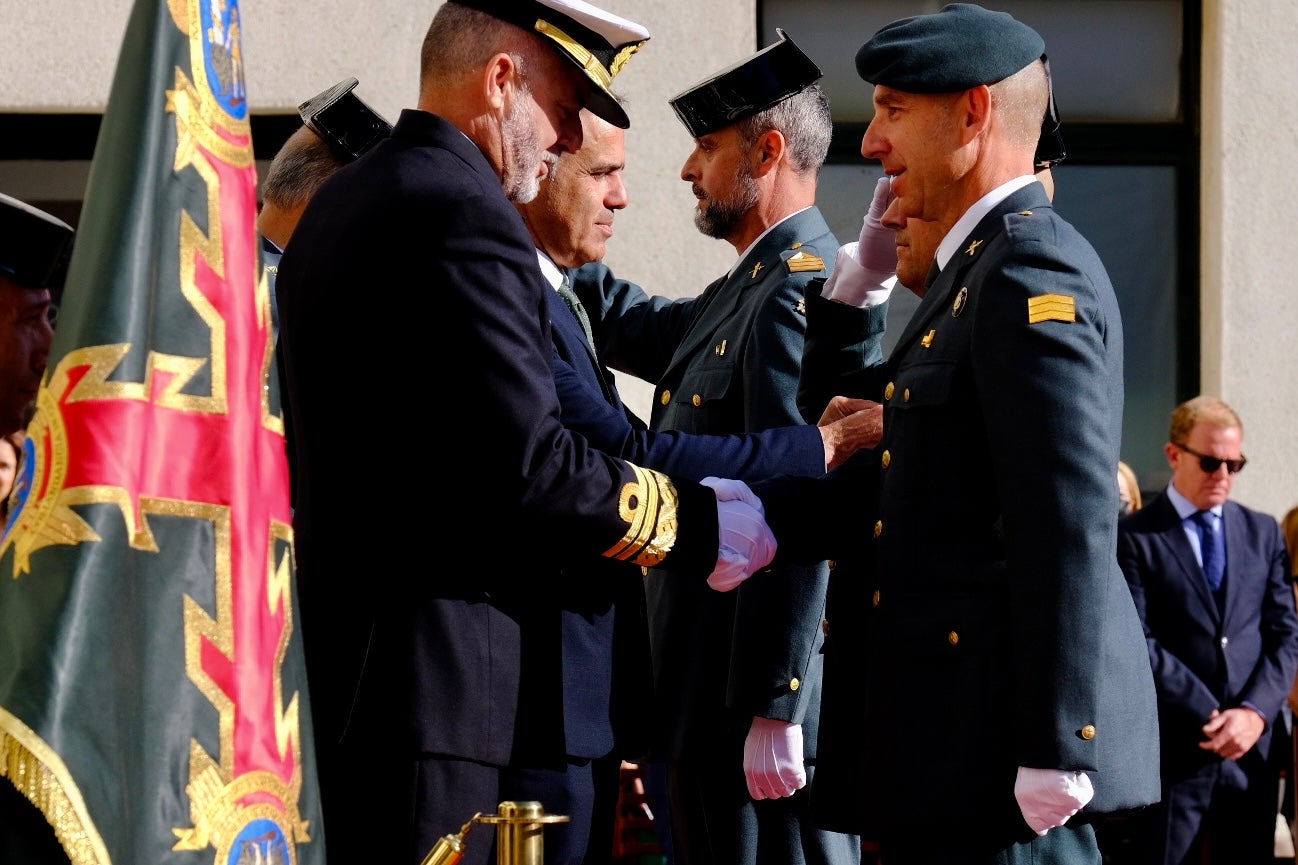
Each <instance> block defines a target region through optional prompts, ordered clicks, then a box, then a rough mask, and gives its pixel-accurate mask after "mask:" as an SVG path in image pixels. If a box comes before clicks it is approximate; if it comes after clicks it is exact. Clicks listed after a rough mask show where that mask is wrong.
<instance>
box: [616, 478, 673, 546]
mask: <svg viewBox="0 0 1298 865" xmlns="http://www.w3.org/2000/svg"><path fill="white" fill-rule="evenodd" d="M631 468H632V469H633V470H634V471H635V476H636V479H635V480H634V481H632V482H630V483H628V484H626V485H625V486H623V487H622V494H621V496H619V497H618V503H617V510H618V515H619V516H621V517H622V519H623V520H624V521H625V522H626V524H627V531H626V534H625V535H623V536H622V539H621V540H620V541H618V542H617V543H616V544H614V545H613V546H612V547H610V548H609V549H608V550H607V551H606V552H605V553H604V555H605V556H607V557H608V558H610V559H617V560H618V561H623V562H634V563H635V564H637V565H640V566H641V567H653V566H655V565H657V564H659V563H661V562H662V560H663V558H664V557H666V555H667V553H668V552H670V551H671V548H672V546H673V545H675V543H676V528H677V526H676V519H677V517H676V512H677V508H678V507H679V504H680V501H679V497H678V496H677V493H676V487H675V486H674V485H673V484H672V482H671V479H670V478H669V477H667V476H666V475H664V474H662V473H660V472H656V471H653V470H652V469H642V468H640V467H639V466H636V465H632V466H631Z"/></svg>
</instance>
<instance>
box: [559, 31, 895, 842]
mask: <svg viewBox="0 0 1298 865" xmlns="http://www.w3.org/2000/svg"><path fill="white" fill-rule="evenodd" d="M820 77H821V72H820V69H819V68H817V66H816V65H815V64H814V63H813V62H812V61H811V60H810V59H809V58H808V57H807V56H806V54H804V53H803V52H802V51H801V49H799V48H798V46H797V45H796V44H795V43H794V42H793V40H792V39H790V38H789V37H788V36H787V35H786V34H784V33H783V32H782V31H781V32H780V39H779V41H777V42H775V43H773V44H772V45H770V46H768V47H767V48H765V49H763V50H762V51H760V52H758V53H757V54H755V55H753V56H751V57H749V58H746V59H744V60H743V61H741V62H739V63H737V64H735V65H734V66H732V67H730V68H727V69H724V70H722V71H721V72H719V73H717V74H716V75H714V76H711V77H709V78H708V79H707V80H705V81H703V82H701V83H699V84H697V85H695V86H693V87H691V88H690V89H688V90H686V91H685V92H684V93H682V94H680V95H679V96H677V97H676V98H674V99H673V100H672V106H673V107H674V108H675V110H676V113H677V115H678V116H679V117H680V119H681V121H682V122H683V123H684V124H685V127H686V129H687V130H688V131H689V133H690V135H691V136H693V137H694V139H695V147H694V150H693V152H691V153H690V155H689V157H688V158H687V159H686V160H685V164H684V167H683V168H682V170H681V178H682V179H683V180H685V181H686V182H687V183H689V184H690V185H691V187H692V188H693V191H694V194H695V196H696V197H697V198H698V202H699V203H698V209H697V210H696V212H695V223H696V225H697V226H698V228H699V229H700V230H701V231H702V232H703V233H704V234H707V235H708V236H710V237H716V238H719V239H723V240H725V241H727V242H728V243H730V244H731V245H732V246H733V247H734V248H735V251H736V252H737V253H738V255H739V257H738V259H737V260H736V261H735V263H734V266H733V267H732V268H731V269H730V272H729V273H727V274H725V275H723V276H721V277H720V278H718V279H716V280H715V281H713V282H712V283H711V284H710V285H708V286H707V287H706V288H705V289H703V291H702V293H701V294H699V295H698V296H697V297H695V298H689V299H684V300H677V301H675V302H672V301H669V300H667V299H665V298H663V297H650V296H648V295H647V294H646V293H645V292H644V291H642V290H641V289H640V288H639V287H637V286H635V285H632V284H630V283H627V282H625V281H621V280H617V279H615V278H614V277H613V276H612V274H611V273H610V272H609V271H608V269H607V268H606V267H604V266H603V265H598V264H597V265H588V266H587V267H585V268H582V269H581V270H579V271H578V272H577V276H576V279H575V280H574V288H575V289H576V290H577V292H578V294H579V295H581V298H582V301H583V303H584V305H585V306H586V308H587V310H588V311H590V314H591V316H592V318H593V319H594V325H593V330H594V334H595V339H596V341H597V343H598V354H599V356H600V358H601V359H602V360H604V361H605V362H606V363H607V364H608V365H609V366H610V367H612V368H615V369H620V370H622V371H623V372H626V373H630V374H632V375H635V376H638V377H639V378H642V379H644V380H646V381H649V382H652V383H654V384H655V398H654V402H653V410H652V413H651V417H650V425H651V426H652V427H653V428H654V429H655V430H659V431H666V430H679V431H684V432H689V433H707V434H737V433H751V432H757V431H760V430H766V429H769V428H772V427H777V426H785V425H787V424H790V423H798V422H802V421H803V420H815V419H816V418H805V419H804V418H803V416H802V415H801V414H800V413H799V411H798V407H797V403H796V396H797V387H798V377H799V369H800V366H801V360H802V349H803V331H804V328H805V324H806V320H805V307H804V301H805V289H806V286H807V285H808V283H810V282H811V280H813V279H815V278H816V277H824V276H827V275H828V273H829V272H830V269H831V268H832V266H833V263H834V260H835V255H836V253H837V252H838V249H839V243H838V240H837V239H836V238H835V237H834V235H833V233H832V232H831V231H830V229H829V226H828V225H827V224H826V222H825V219H824V217H823V216H822V215H821V213H820V211H819V210H818V209H817V208H816V206H815V198H816V184H817V179H818V175H819V171H820V167H821V165H822V163H823V162H824V158H825V154H826V152H827V151H828V147H829V140H830V134H831V129H832V122H831V118H830V112H829V104H828V100H827V99H826V97H825V95H824V93H823V92H822V91H821V89H820V87H819V85H818V84H817V81H818V80H819V79H820ZM885 315H886V306H880V307H879V309H878V322H879V326H880V328H882V323H883V318H884V316H885ZM822 408H823V407H822ZM695 582H697V580H690V579H689V578H688V576H687V575H685V574H682V573H677V572H674V571H670V570H669V571H667V572H665V573H659V574H656V575H655V578H654V579H652V580H649V581H647V583H646V589H647V592H648V597H647V600H648V611H649V624H650V637H651V643H652V651H653V660H654V675H655V703H656V712H657V714H656V716H655V718H654V722H655V723H654V729H655V734H654V735H655V742H654V745H653V752H652V757H653V758H654V759H655V760H659V761H663V762H666V763H667V765H668V774H669V787H670V789H671V795H670V799H669V801H670V809H671V817H672V827H673V843H674V845H675V849H676V852H677V855H678V856H679V858H680V860H681V861H682V862H683V863H686V865H705V863H726V865H753V863H757V862H763V861H772V862H799V863H801V862H807V863H815V865H851V863H855V862H858V861H859V859H860V842H859V839H858V838H857V837H856V836H853V835H847V834H842V833H836V832H825V831H821V830H818V829H816V828H814V827H812V826H811V825H809V824H808V823H806V822H805V819H804V818H805V815H806V800H807V797H808V795H809V790H808V788H807V787H806V785H807V784H810V783H812V782H813V781H814V771H815V769H814V767H815V759H816V741H817V718H818V714H819V703H820V678H821V662H820V653H819V647H820V641H821V639H822V637H821V621H822V618H823V611H824V603H825V590H826V586H827V583H828V568H827V567H826V566H825V565H824V564H823V563H815V564H811V565H807V566H799V567H796V568H790V569H788V570H786V571H785V572H783V573H775V572H764V573H759V574H757V575H755V576H754V577H752V578H751V579H750V580H749V581H748V582H747V583H746V584H745V585H744V586H743V587H742V588H741V589H739V590H738V591H737V592H735V593H732V594H730V595H728V596H726V597H724V598H723V597H722V596H721V595H720V594H718V593H716V592H712V593H710V594H711V595H715V597H710V596H709V593H708V592H700V591H698V590H697V586H695V585H693V584H692V583H695ZM768 857H769V858H768Z"/></svg>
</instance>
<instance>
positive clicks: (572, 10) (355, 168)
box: [277, 0, 772, 865]
mask: <svg viewBox="0 0 1298 865" xmlns="http://www.w3.org/2000/svg"><path fill="white" fill-rule="evenodd" d="M648 36H649V34H648V32H647V31H646V30H645V29H644V28H643V27H642V26H640V25H639V24H636V23H635V22H631V21H627V20H626V19H623V18H620V17H618V16H614V15H611V14H610V13H608V12H605V11H604V10H601V9H598V8H596V7H594V6H591V5H590V4H587V3H578V2H575V0H530V2H518V0H456V2H447V3H445V4H443V5H441V6H440V7H438V10H437V12H436V14H435V15H434V17H433V21H432V24H431V25H430V27H429V30H428V33H427V34H426V36H425V40H424V46H423V52H422V55H421V63H420V88H419V101H418V107H417V108H412V109H407V110H405V111H403V112H402V113H401V115H400V117H399V118H398V120H397V123H396V124H395V125H394V127H393V130H392V134H391V135H390V136H388V137H386V138H384V139H383V140H382V141H380V142H379V143H378V144H377V145H375V146H374V147H373V148H372V149H371V150H370V151H369V152H368V153H366V154H364V155H363V156H362V157H361V158H359V159H357V160H356V161H355V162H353V163H351V164H350V165H347V166H344V167H343V168H341V169H339V170H338V171H337V172H335V173H334V175H333V176H332V177H330V178H329V179H328V180H327V181H325V183H324V184H323V185H322V186H321V188H320V189H319V191H318V192H317V193H316V194H315V196H314V197H313V198H312V199H311V202H310V203H309V204H308V205H307V208H306V211H305V212H304V213H303V215H302V219H301V221H300V222H299V223H298V226H297V228H296V230H295V231H294V233H293V239H292V241H291V242H290V243H289V244H288V246H287V247H286V248H285V250H284V257H283V258H282V259H281V261H280V269H279V276H278V280H277V282H278V285H277V297H278V301H279V305H280V324H281V328H280V337H281V343H282V346H283V350H284V359H285V369H286V372H287V387H286V390H287V395H288V399H287V403H288V406H289V408H290V410H291V412H292V420H293V422H292V430H293V433H294V438H295V445H296V452H297V457H298V460H297V472H296V476H295V479H294V489H295V510H294V519H293V529H294V534H295V540H296V553H297V579H298V583H299V588H300V597H301V609H302V630H303V645H304V648H305V650H306V664H307V673H308V677H309V683H310V691H311V708H312V715H313V720H314V729H315V744H316V749H315V750H316V757H317V760H318V766H319V773H318V774H319V779H320V793H321V804H322V808H323V811H324V815H325V817H324V819H325V827H324V829H325V843H326V845H327V849H328V851H329V858H330V861H331V862H336V863H354V862H379V861H385V862H394V863H397V862H403V863H411V865H414V863H418V862H420V861H422V859H423V857H424V856H425V854H427V853H428V851H429V850H430V849H431V848H432V847H433V846H434V844H435V843H436V842H437V841H438V839H440V838H442V837H443V836H445V835H446V834H448V833H452V832H456V831H457V830H459V829H460V827H461V826H462V825H463V824H464V823H465V822H466V821H468V820H470V819H471V818H472V817H473V815H474V814H475V813H477V812H484V813H494V812H495V811H496V810H497V806H498V804H499V802H501V801H503V800H507V799H513V800H519V799H532V798H538V799H539V800H540V801H541V802H542V805H543V806H546V807H547V808H551V809H552V813H554V812H557V813H565V812H564V811H562V810H561V808H562V807H563V806H564V803H563V802H562V801H560V800H558V799H549V798H540V797H533V796H530V795H527V794H528V791H529V790H532V789H536V787H537V786H538V784H543V785H546V786H547V787H548V789H551V790H554V789H561V790H563V791H564V795H569V796H572V797H574V799H579V798H580V797H583V796H585V797H589V795H590V793H589V789H590V785H589V772H588V769H589V766H588V764H587V765H585V766H583V765H582V764H581V763H580V762H577V761H572V760H569V759H568V758H569V756H570V752H569V751H568V749H567V747H566V742H565V741H564V737H563V735H562V733H563V726H562V724H561V723H556V722H555V721H554V720H553V716H554V715H555V714H556V713H558V712H560V711H561V706H560V701H561V697H562V694H561V688H562V679H561V675H562V667H563V664H562V658H561V655H562V645H561V642H560V639H559V633H560V627H561V619H562V617H563V615H564V614H565V609H564V607H563V606H562V603H561V597H562V595H563V593H562V592H561V591H560V590H559V586H558V584H559V583H560V582H561V581H562V580H563V579H564V575H563V573H562V571H561V570H560V568H559V566H558V562H559V560H560V559H561V557H562V555H563V554H568V555H574V556H576V555H603V556H605V557H607V558H609V559H613V560H617V561H623V562H631V563H634V564H637V565H641V566H644V567H651V568H653V567H658V566H664V565H667V564H674V565H678V566H683V567H684V568H685V570H686V571H687V572H689V573H691V574H692V575H693V576H694V578H695V580H696V581H697V582H699V583H700V585H703V584H704V582H705V578H706V577H707V572H708V570H709V568H712V567H714V566H715V565H716V564H717V562H718V558H719V553H721V554H723V555H724V558H725V564H726V565H727V572H728V573H729V576H730V579H728V580H727V581H726V583H725V585H728V586H733V585H734V584H735V583H737V582H739V581H741V580H742V579H743V577H744V576H745V574H746V573H747V570H748V569H751V568H752V567H756V566H760V565H764V564H765V562H766V561H767V560H769V557H770V555H771V552H772V551H771V549H770V544H769V542H768V541H767V540H766V536H765V534H766V533H767V530H766V527H765V525H764V523H763V522H762V520H761V517H760V515H759V514H758V513H757V512H756V511H754V510H752V509H747V510H742V509H741V510H740V511H737V512H731V511H728V510H726V509H725V507H724V505H725V504H726V503H723V505H722V507H719V506H718V501H717V498H716V495H715V494H714V493H713V492H712V491H711V490H709V489H707V488H706V487H703V486H701V485H698V484H693V483H684V482H676V481H673V480H672V479H670V478H669V477H667V476H666V475H663V474H661V473H658V472H654V471H650V470H647V469H644V468H641V467H640V466H637V465H634V464H631V463H628V462H626V461H624V460H621V459H617V458H613V457H611V456H609V455H607V454H605V453H603V452H600V451H597V450H595V449H593V448H592V447H590V446H589V444H588V443H587V442H586V441H585V439H583V438H582V437H581V436H579V435H577V434H574V433H571V432H569V431H568V430H566V429H565V428H564V427H563V426H562V423H561V420H560V408H559V404H558V399H557V396H556V393H555V387H554V381H553V373H552V357H553V348H552V343H551V339H550V324H549V321H550V317H549V305H548V301H547V298H546V293H547V292H549V291H550V288H549V286H547V285H546V284H545V281H544V279H543V278H542V276H541V272H540V269H539V268H538V266H537V259H536V252H535V249H534V247H533V245H532V243H531V240H530V238H529V237H528V234H527V229H526V227H525V226H524V225H523V222H522V219H521V217H520V216H519V215H518V212H517V211H516V210H515V209H514V206H513V202H514V201H516V200H526V199H528V198H530V197H532V196H534V195H535V194H536V191H537V188H538V187H539V184H540V183H541V181H542V180H543V178H544V177H545V175H546V173H547V171H548V160H549V158H550V157H552V156H557V155H558V154H559V153H560V152H564V151H569V152H571V151H575V150H576V149H578V148H579V147H580V144H581V125H580V108H581V107H582V106H586V107H588V108H590V109H591V110H592V111H595V112H597V113H599V114H600V115H601V116H604V117H606V118H608V119H609V120H610V121H611V122H614V123H617V124H620V125H623V126H625V125H627V124H628V122H629V121H628V118H627V116H626V112H625V111H624V110H623V109H622V107H621V106H620V105H618V104H617V101H616V100H615V99H613V97H612V95H611V94H610V93H609V91H608V85H609V83H610V81H611V79H612V75H613V73H614V71H616V70H617V69H620V68H621V66H622V65H623V64H624V63H625V62H626V61H627V59H628V58H629V57H630V56H631V55H632V54H633V53H634V52H635V51H637V50H638V49H639V48H640V46H641V45H642V44H643V43H644V42H645V40H646V39H647V38H648ZM376 262H383V263H385V264H386V270H385V271H384V277H383V279H382V282H383V289H384V292H383V294H382V296H376V295H375V294H374V292H373V290H372V289H373V286H374V285H375V284H376V283H375V280H376V277H375V273H376V271H375V265H376ZM393 297H398V298H399V299H400V303H401V304H402V314H401V315H399V316H395V317H394V316H392V315H390V314H388V313H389V312H390V308H389V307H390V304H389V302H390V300H391V299H392V298H393ZM439 328H441V329H444V330H445V331H446V333H447V334H450V333H454V335H455V337H454V338H453V339H452V338H439V337H438V336H437V333H436V332H437V330H438V329H439ZM358 370H360V371H363V372H364V374H365V376H366V379H365V382H366V384H365V386H364V387H360V388H354V387H352V383H354V382H355V381H356V375H357V373H358ZM451 413H454V416H455V420H454V422H453V423H451V422H448V421H447V420H446V419H447V418H448V417H450V414H451ZM430 418H431V420H430ZM466 423H469V424H471V425H472V431H471V433H465V432H464V430H465V424H466ZM358 453H359V454H360V457H361V458H360V459H358V458H357V455H358ZM340 459H343V460H344V461H345V463H346V465H347V466H348V467H349V468H351V469H354V470H355V473H356V474H355V477H354V479H353V481H352V483H351V484H350V485H349V484H347V483H340V475H339V472H338V465H339V460H340ZM723 547H724V548H732V549H731V550H729V551H728V550H727V549H723ZM713 583H714V584H716V580H715V579H714V580H713ZM718 585H721V584H718ZM538 779H541V780H540V781H538ZM484 835H485V836H486V837H485V838H484V837H483V836H484ZM493 837H494V836H493V835H492V834H491V833H490V831H487V832H480V833H478V834H476V835H474V836H473V837H472V838H471V839H470V843H469V844H468V849H467V854H466V859H465V862H466V865H481V863H485V862H486V861H488V860H489V859H490V858H491V852H492V843H491V840H492V838H493ZM576 855H578V856H579V855H580V852H579V851H578V852H577V854H576Z"/></svg>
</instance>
